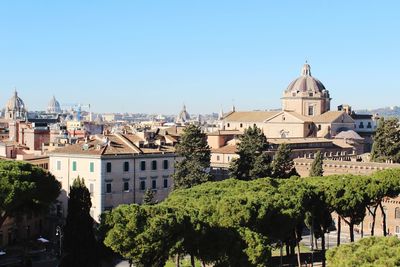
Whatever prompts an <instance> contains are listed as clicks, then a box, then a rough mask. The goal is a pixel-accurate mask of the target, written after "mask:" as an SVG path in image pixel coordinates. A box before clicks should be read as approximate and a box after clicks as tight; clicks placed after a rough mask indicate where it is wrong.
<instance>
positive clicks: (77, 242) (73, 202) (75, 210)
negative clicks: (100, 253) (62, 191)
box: [61, 176, 98, 267]
mask: <svg viewBox="0 0 400 267" xmlns="http://www.w3.org/2000/svg"><path fill="white" fill-rule="evenodd" d="M91 207H92V202H91V199H90V193H89V190H88V188H87V187H86V186H85V182H84V179H83V178H82V179H81V178H80V177H79V176H78V178H76V179H75V180H74V181H73V184H72V186H71V187H70V193H69V199H68V214H67V218H66V224H65V227H64V252H65V257H64V260H63V262H62V264H61V266H63V267H69V266H98V263H97V257H96V241H95V237H94V229H93V218H92V217H91V216H90V208H91Z"/></svg>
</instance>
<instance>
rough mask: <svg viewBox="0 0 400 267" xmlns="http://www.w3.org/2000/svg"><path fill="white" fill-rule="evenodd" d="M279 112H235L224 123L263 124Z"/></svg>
mask: <svg viewBox="0 0 400 267" xmlns="http://www.w3.org/2000/svg"><path fill="white" fill-rule="evenodd" d="M280 112H281V111H237V112H232V113H231V114H229V115H227V116H226V117H225V118H224V121H232V122H264V121H265V120H267V119H268V118H270V117H272V116H274V115H276V114H278V113H280Z"/></svg>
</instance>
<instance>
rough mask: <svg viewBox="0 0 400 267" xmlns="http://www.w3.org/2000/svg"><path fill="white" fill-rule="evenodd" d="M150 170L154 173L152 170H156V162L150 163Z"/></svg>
mask: <svg viewBox="0 0 400 267" xmlns="http://www.w3.org/2000/svg"><path fill="white" fill-rule="evenodd" d="M151 169H152V170H153V171H154V170H157V161H156V160H153V161H152V162H151Z"/></svg>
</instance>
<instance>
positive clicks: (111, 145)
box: [49, 134, 176, 221]
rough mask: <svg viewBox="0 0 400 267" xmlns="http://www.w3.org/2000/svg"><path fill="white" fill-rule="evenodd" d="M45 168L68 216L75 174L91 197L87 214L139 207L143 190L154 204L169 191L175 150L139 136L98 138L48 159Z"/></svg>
mask: <svg viewBox="0 0 400 267" xmlns="http://www.w3.org/2000/svg"><path fill="white" fill-rule="evenodd" d="M49 157H50V160H49V161H50V162H49V170H50V172H51V173H52V174H53V175H54V176H55V177H56V178H57V179H58V180H59V181H60V182H61V184H62V193H61V195H60V197H59V200H60V201H61V202H62V203H63V211H64V216H66V211H67V203H68V194H69V190H70V186H71V185H72V183H73V181H74V179H75V178H77V177H78V176H80V177H83V178H84V179H85V184H86V186H87V187H88V188H89V191H90V193H91V195H92V208H91V216H92V217H93V218H94V219H95V220H96V221H98V219H99V216H100V214H101V213H102V212H103V211H105V210H110V209H112V208H114V207H116V206H118V205H121V204H131V203H141V202H142V199H143V195H144V193H145V191H146V189H147V188H150V189H152V190H153V191H154V192H155V199H156V200H158V201H161V200H163V199H164V198H166V197H167V196H168V194H169V192H170V191H171V188H172V185H173V182H172V178H171V176H172V174H173V173H174V164H175V160H176V155H175V149H174V147H172V146H166V145H164V144H163V143H161V145H156V142H153V141H152V140H150V139H145V138H143V137H140V136H138V135H122V134H113V135H106V136H103V135H102V136H97V137H96V138H92V139H91V140H86V142H85V143H81V144H75V145H71V146H68V147H65V148H62V149H58V150H56V151H54V152H52V153H50V155H49Z"/></svg>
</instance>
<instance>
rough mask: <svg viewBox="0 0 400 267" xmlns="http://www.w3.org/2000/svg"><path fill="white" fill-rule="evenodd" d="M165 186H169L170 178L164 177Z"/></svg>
mask: <svg viewBox="0 0 400 267" xmlns="http://www.w3.org/2000/svg"><path fill="white" fill-rule="evenodd" d="M164 188H168V178H164Z"/></svg>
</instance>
